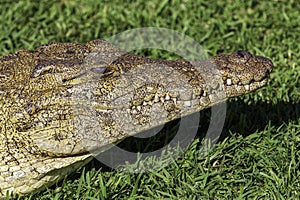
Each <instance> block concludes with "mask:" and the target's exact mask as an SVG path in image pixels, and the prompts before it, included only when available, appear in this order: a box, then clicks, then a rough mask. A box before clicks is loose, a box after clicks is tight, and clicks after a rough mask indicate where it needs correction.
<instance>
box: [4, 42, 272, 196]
mask: <svg viewBox="0 0 300 200" xmlns="http://www.w3.org/2000/svg"><path fill="white" fill-rule="evenodd" d="M272 68H273V63H272V61H271V60H270V59H268V58H265V57H262V56H258V55H252V54H251V53H249V52H248V51H246V50H239V51H236V52H234V53H232V54H228V55H227V54H218V55H216V56H213V57H210V58H209V59H206V60H202V61H197V60H196V61H188V60H187V59H177V60H163V59H158V58H148V57H143V56H140V55H135V54H131V53H127V52H125V51H122V50H121V49H119V48H118V47H116V46H114V45H112V44H110V43H108V42H107V41H105V40H100V39H98V40H94V41H91V42H88V43H86V44H80V43H71V42H70V43H56V42H53V43H49V44H46V45H42V46H40V47H38V48H37V49H36V50H34V51H28V50H24V49H20V50H18V51H17V52H16V53H15V54H9V55H5V56H2V57H0V140H1V143H0V197H1V198H4V197H5V196H7V195H12V194H18V195H25V194H28V193H34V192H38V191H40V190H42V189H44V188H46V187H49V186H51V185H53V184H54V183H55V182H57V181H59V180H61V179H62V178H63V177H65V176H66V175H68V174H70V173H71V172H73V171H74V170H75V169H78V168H80V167H82V166H84V165H85V164H86V163H88V162H89V161H90V160H91V159H92V158H93V155H94V154H93V152H96V151H97V153H100V152H101V151H105V150H106V149H107V148H106V147H107V146H109V144H111V143H117V142H118V141H121V140H122V139H124V138H126V137H128V136H131V135H135V134H137V133H139V132H141V131H145V130H148V129H150V128H152V127H155V126H158V125H161V124H164V123H166V122H169V121H172V120H174V119H177V118H180V117H182V116H186V115H189V114H192V113H195V112H198V111H200V110H203V109H205V108H208V107H210V106H212V105H214V104H217V103H219V102H222V101H225V100H226V99H228V98H229V97H235V96H239V95H244V94H246V93H249V92H251V91H254V90H256V89H258V88H261V87H263V86H264V85H266V83H267V80H268V77H269V74H270V72H271V71H272Z"/></svg>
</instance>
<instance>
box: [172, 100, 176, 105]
mask: <svg viewBox="0 0 300 200" xmlns="http://www.w3.org/2000/svg"><path fill="white" fill-rule="evenodd" d="M172 100H173V101H174V104H175V106H176V105H177V99H176V98H172Z"/></svg>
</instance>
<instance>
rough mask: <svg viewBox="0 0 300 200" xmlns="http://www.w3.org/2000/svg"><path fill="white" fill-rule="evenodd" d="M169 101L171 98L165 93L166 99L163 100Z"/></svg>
mask: <svg viewBox="0 0 300 200" xmlns="http://www.w3.org/2000/svg"><path fill="white" fill-rule="evenodd" d="M170 99H171V98H170V95H169V94H168V93H167V94H166V97H165V100H166V101H169V100H170Z"/></svg>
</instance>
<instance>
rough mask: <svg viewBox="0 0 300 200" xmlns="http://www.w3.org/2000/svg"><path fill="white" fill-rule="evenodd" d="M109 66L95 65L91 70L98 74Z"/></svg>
mask: <svg viewBox="0 0 300 200" xmlns="http://www.w3.org/2000/svg"><path fill="white" fill-rule="evenodd" d="M106 68H107V67H95V68H92V69H91V71H92V72H94V73H97V74H103V73H104V72H105V70H106Z"/></svg>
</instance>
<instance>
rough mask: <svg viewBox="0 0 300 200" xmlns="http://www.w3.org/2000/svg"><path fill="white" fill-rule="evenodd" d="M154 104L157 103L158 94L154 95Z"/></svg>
mask: <svg viewBox="0 0 300 200" xmlns="http://www.w3.org/2000/svg"><path fill="white" fill-rule="evenodd" d="M154 102H155V103H156V102H159V98H158V94H157V93H156V94H155V96H154Z"/></svg>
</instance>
